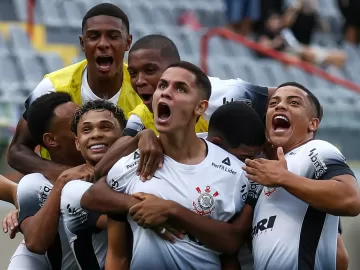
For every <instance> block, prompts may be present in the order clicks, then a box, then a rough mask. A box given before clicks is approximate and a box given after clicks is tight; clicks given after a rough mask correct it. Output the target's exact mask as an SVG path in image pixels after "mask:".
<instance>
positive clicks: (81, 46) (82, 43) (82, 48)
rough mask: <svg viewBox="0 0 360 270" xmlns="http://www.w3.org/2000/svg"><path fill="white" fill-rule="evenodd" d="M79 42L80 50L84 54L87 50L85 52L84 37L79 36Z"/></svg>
mask: <svg viewBox="0 0 360 270" xmlns="http://www.w3.org/2000/svg"><path fill="white" fill-rule="evenodd" d="M79 42H80V48H81V50H82V51H83V52H84V51H85V50H84V37H83V35H80V36H79Z"/></svg>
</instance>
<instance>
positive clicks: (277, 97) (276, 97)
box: [270, 96, 302, 100]
mask: <svg viewBox="0 0 360 270" xmlns="http://www.w3.org/2000/svg"><path fill="white" fill-rule="evenodd" d="M293 98H298V99H301V100H302V98H301V97H300V96H288V97H286V99H293ZM272 99H280V97H279V96H274V97H272V98H271V99H270V100H272Z"/></svg>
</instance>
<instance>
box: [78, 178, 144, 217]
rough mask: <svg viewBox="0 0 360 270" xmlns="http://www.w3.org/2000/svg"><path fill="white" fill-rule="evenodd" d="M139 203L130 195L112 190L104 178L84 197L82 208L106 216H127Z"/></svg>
mask: <svg viewBox="0 0 360 270" xmlns="http://www.w3.org/2000/svg"><path fill="white" fill-rule="evenodd" d="M139 202H140V200H138V199H136V198H134V197H133V196H131V195H129V194H125V193H120V192H116V191H114V190H112V189H111V188H110V187H109V186H108V185H107V183H106V182H105V178H102V179H101V180H100V181H98V182H97V183H96V184H95V185H93V186H92V187H91V188H89V189H88V190H87V191H86V192H85V194H84V195H83V196H82V198H81V207H82V208H84V209H87V210H89V211H95V212H98V213H101V214H106V215H113V214H127V213H128V211H129V209H130V208H131V207H132V206H134V205H135V204H137V203H139Z"/></svg>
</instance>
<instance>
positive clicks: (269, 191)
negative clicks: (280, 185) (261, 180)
mask: <svg viewBox="0 0 360 270" xmlns="http://www.w3.org/2000/svg"><path fill="white" fill-rule="evenodd" d="M276 191H277V188H270V187H264V194H265V196H267V197H270V196H271V194H273V193H274V192H276Z"/></svg>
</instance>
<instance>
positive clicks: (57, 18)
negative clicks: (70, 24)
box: [37, 0, 67, 28]
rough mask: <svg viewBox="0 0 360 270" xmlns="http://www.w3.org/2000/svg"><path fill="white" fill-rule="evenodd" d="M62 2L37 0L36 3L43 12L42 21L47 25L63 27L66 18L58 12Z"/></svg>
mask: <svg viewBox="0 0 360 270" xmlns="http://www.w3.org/2000/svg"><path fill="white" fill-rule="evenodd" d="M61 3H62V2H57V1H55V2H53V1H48V0H39V1H37V4H38V5H39V6H40V7H41V11H42V14H43V23H44V24H45V25H47V26H53V27H58V28H63V27H64V25H67V21H66V18H65V17H64V16H62V15H63V14H61V13H60V11H61V7H60V5H61Z"/></svg>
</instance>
